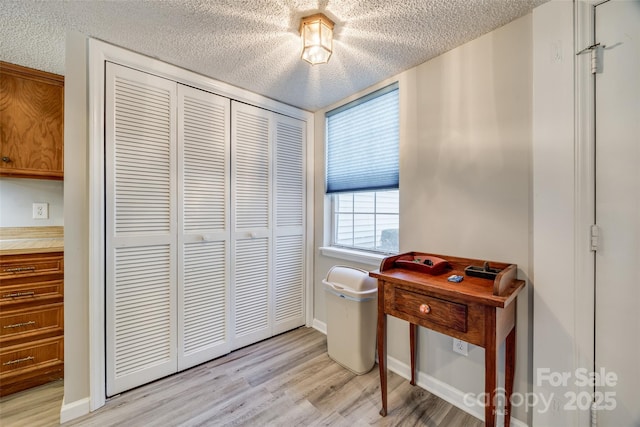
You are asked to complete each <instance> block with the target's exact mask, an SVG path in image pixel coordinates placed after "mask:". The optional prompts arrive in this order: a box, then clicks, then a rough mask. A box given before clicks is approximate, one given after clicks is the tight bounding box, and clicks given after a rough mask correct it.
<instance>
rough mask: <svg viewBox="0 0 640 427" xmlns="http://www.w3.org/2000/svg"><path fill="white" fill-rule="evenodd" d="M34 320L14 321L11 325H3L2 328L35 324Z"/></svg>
mask: <svg viewBox="0 0 640 427" xmlns="http://www.w3.org/2000/svg"><path fill="white" fill-rule="evenodd" d="M35 324H36V322H35V321H34V320H29V321H28V322H20V323H14V324H13V325H5V326H3V327H2V328H3V329H11V328H19V327H21V326H31V325H35Z"/></svg>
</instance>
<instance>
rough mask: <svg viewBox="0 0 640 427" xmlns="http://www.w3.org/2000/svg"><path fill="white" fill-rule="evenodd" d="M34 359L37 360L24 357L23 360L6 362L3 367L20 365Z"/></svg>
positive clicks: (31, 357)
mask: <svg viewBox="0 0 640 427" xmlns="http://www.w3.org/2000/svg"><path fill="white" fill-rule="evenodd" d="M33 359H35V357H33V356H27V357H23V358H22V359H15V360H9V361H8V362H4V363H3V364H2V366H9V365H14V364H16V363H20V362H28V361H29V360H33Z"/></svg>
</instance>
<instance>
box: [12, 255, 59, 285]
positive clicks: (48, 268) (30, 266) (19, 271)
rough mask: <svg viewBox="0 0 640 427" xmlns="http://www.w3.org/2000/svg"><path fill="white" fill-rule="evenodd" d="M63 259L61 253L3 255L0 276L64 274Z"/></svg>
mask: <svg viewBox="0 0 640 427" xmlns="http://www.w3.org/2000/svg"><path fill="white" fill-rule="evenodd" d="M63 260H64V256H63V255H62V254H61V253H54V254H52V255H45V254H38V255H16V256H12V255H7V256H3V257H2V258H1V259H0V278H1V279H3V280H6V279H12V278H18V277H32V276H42V275H45V274H62V273H63V272H64V261H63Z"/></svg>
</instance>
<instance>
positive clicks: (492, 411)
mask: <svg viewBox="0 0 640 427" xmlns="http://www.w3.org/2000/svg"><path fill="white" fill-rule="evenodd" d="M485 313H486V316H485V339H486V341H485V348H484V364H485V366H484V375H485V377H484V392H485V399H487V400H486V402H485V407H484V425H485V426H486V427H494V426H495V423H496V386H497V374H498V372H497V369H496V363H497V359H498V357H497V351H498V346H497V345H496V310H495V308H493V307H487V308H486V312H485Z"/></svg>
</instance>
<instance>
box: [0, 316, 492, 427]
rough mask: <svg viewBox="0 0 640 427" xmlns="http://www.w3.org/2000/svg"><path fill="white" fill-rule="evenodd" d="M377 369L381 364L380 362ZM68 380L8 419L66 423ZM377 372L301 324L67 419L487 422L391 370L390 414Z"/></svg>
mask: <svg viewBox="0 0 640 427" xmlns="http://www.w3.org/2000/svg"><path fill="white" fill-rule="evenodd" d="M376 368H377V367H376ZM62 394H63V388H62V382H61V381H58V382H54V383H50V384H48V385H45V386H42V387H39V388H37V389H33V390H29V391H26V392H22V393H17V394H14V395H11V396H7V397H5V398H2V399H0V424H1V425H2V426H3V427H9V426H29V427H36V426H55V425H58V424H59V411H60V403H61V400H62ZM379 410H380V393H379V377H378V371H377V369H375V368H374V369H373V370H372V371H371V372H369V373H368V374H366V375H354V374H352V373H351V372H349V371H348V370H347V369H344V368H343V367H341V366H340V365H338V364H337V363H335V362H333V361H332V360H331V359H330V358H329V356H328V355H327V345H326V337H325V336H324V335H323V334H322V333H320V332H318V331H316V330H314V329H310V328H300V329H296V330H294V331H291V332H288V333H285V334H282V335H280V336H277V337H274V338H271V339H269V340H266V341H263V342H261V343H258V344H254V345H252V346H249V347H246V348H244V349H240V350H237V351H234V352H233V353H231V354H229V355H227V356H224V357H221V358H219V359H216V360H213V361H211V362H207V363H205V364H202V365H200V366H197V367H195V368H192V369H190V370H188V371H185V372H181V373H179V374H176V375H173V376H170V377H167V378H164V379H161V380H159V381H156V382H154V383H152V384H147V385H145V386H142V387H139V388H137V389H135V390H131V391H128V392H126V393H123V394H121V395H119V396H117V397H114V398H112V399H109V401H108V402H107V404H106V405H105V406H104V407H102V408H100V409H99V410H98V411H95V412H93V413H91V414H89V415H87V416H85V417H82V418H79V419H76V420H74V421H72V422H70V423H66V424H65V426H67V425H68V426H99V427H106V426H125V427H137V426H163V427H164V426H287V427H289V426H348V427H355V426H368V425H374V426H430V427H434V426H455V427H458V426H465V427H468V426H470V427H473V426H482V425H483V423H482V422H481V421H480V420H478V419H477V418H474V417H472V416H471V415H469V414H467V413H465V412H463V411H461V410H460V409H458V408H456V407H453V406H452V405H450V404H448V403H446V402H445V401H443V400H441V399H439V398H438V397H436V396H434V395H432V394H430V393H428V392H427V391H425V390H423V389H421V388H419V387H412V386H411V385H410V384H409V382H408V381H407V380H405V379H403V378H401V377H399V376H398V375H395V374H393V373H391V372H390V373H389V414H388V415H387V417H384V418H383V417H381V416H380V415H379V414H378V411H379Z"/></svg>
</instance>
